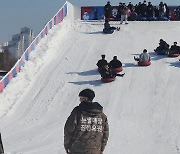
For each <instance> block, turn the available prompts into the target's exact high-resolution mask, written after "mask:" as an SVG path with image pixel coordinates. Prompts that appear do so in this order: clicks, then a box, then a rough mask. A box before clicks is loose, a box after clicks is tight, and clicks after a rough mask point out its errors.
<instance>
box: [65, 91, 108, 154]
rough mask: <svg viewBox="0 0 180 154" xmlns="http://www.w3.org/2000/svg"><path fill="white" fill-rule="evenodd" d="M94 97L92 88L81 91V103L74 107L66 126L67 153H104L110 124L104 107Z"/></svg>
mask: <svg viewBox="0 0 180 154" xmlns="http://www.w3.org/2000/svg"><path fill="white" fill-rule="evenodd" d="M94 97H95V93H94V91H93V90H91V89H84V90H82V91H81V92H80V93H79V98H80V102H81V103H80V104H79V106H76V107H75V108H74V109H73V111H72V112H71V115H70V116H69V117H68V119H67V121H66V123H65V126H64V148H65V150H66V153H67V154H103V151H104V149H105V147H106V144H107V141H108V137H109V125H108V120H107V116H106V115H105V114H104V113H103V107H102V106H101V105H100V104H99V103H97V102H93V99H94Z"/></svg>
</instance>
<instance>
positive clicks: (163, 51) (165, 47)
mask: <svg viewBox="0 0 180 154" xmlns="http://www.w3.org/2000/svg"><path fill="white" fill-rule="evenodd" d="M154 51H155V52H157V54H158V55H167V54H168V52H169V44H167V43H166V41H164V40H163V39H160V40H159V46H158V47H157V48H156V49H155V50H154Z"/></svg>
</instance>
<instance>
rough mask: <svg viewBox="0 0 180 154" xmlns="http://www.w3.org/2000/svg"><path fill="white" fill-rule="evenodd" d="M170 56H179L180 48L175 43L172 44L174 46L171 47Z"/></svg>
mask: <svg viewBox="0 0 180 154" xmlns="http://www.w3.org/2000/svg"><path fill="white" fill-rule="evenodd" d="M171 54H180V46H178V45H177V42H174V44H173V45H172V46H171V48H170V50H169V55H171Z"/></svg>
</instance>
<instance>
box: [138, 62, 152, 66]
mask: <svg viewBox="0 0 180 154" xmlns="http://www.w3.org/2000/svg"><path fill="white" fill-rule="evenodd" d="M138 65H139V66H149V65H151V62H150V61H148V62H138Z"/></svg>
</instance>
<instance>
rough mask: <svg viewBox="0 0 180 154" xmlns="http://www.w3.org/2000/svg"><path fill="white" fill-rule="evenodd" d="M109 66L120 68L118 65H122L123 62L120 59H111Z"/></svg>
mask: <svg viewBox="0 0 180 154" xmlns="http://www.w3.org/2000/svg"><path fill="white" fill-rule="evenodd" d="M109 67H110V68H118V67H122V63H121V62H120V61H119V60H114V59H113V60H111V61H110V62H109Z"/></svg>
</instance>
